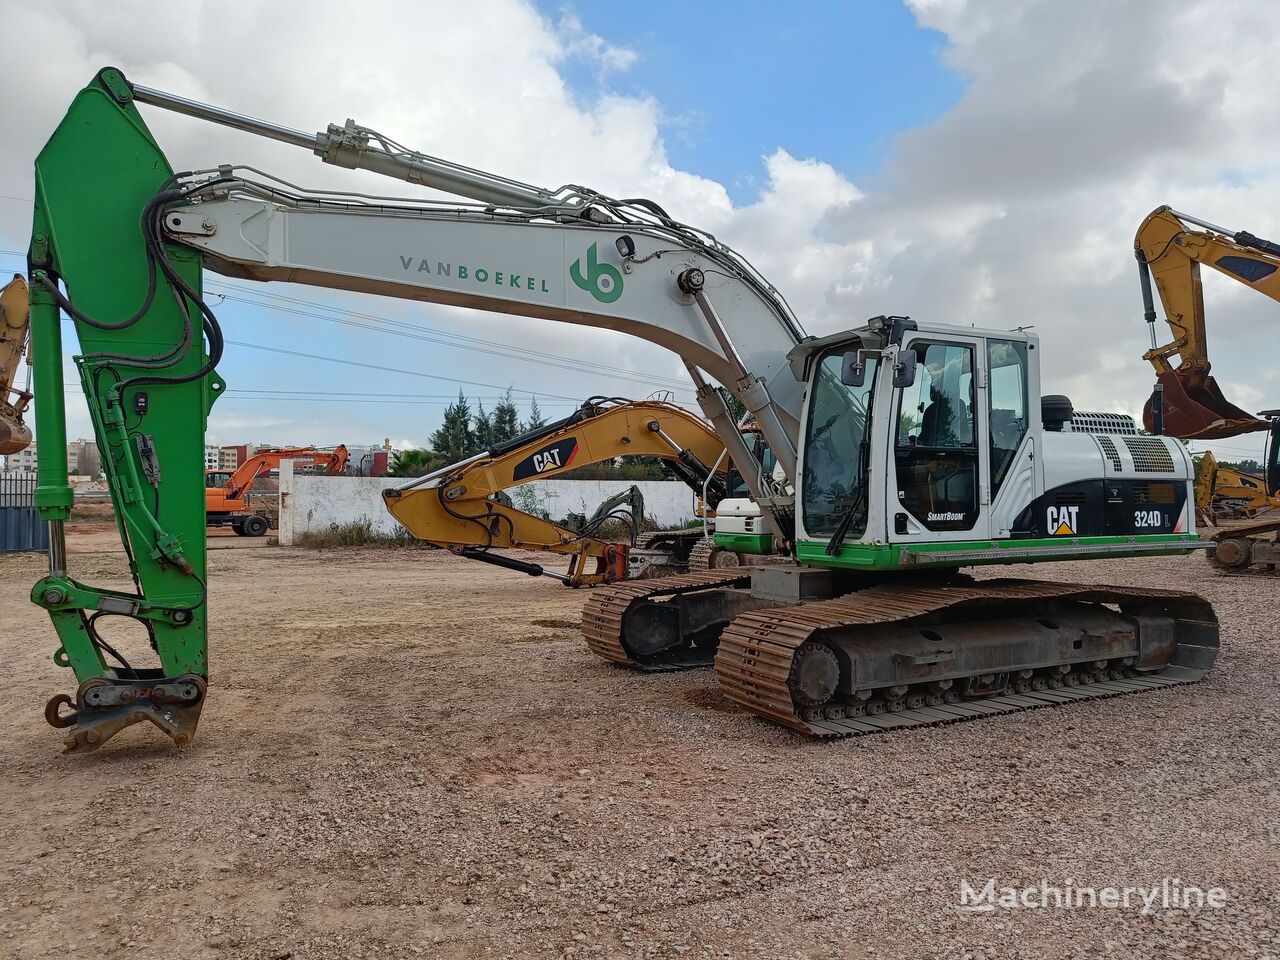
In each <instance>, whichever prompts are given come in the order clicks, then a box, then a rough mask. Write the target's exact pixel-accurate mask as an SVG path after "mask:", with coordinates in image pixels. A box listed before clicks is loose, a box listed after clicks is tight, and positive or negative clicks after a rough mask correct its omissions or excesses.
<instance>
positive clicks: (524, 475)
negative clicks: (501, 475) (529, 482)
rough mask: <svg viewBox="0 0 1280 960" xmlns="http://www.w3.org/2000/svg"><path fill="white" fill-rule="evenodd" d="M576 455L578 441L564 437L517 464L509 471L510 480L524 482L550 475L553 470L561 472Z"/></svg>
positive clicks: (574, 438)
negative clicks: (531, 478) (530, 478)
mask: <svg viewBox="0 0 1280 960" xmlns="http://www.w3.org/2000/svg"><path fill="white" fill-rule="evenodd" d="M577 454H578V440H577V438H576V437H566V438H565V439H564V440H558V441H556V442H555V443H551V444H548V445H547V446H545V447H543V448H542V449H541V450H538V451H536V452H534V453H531V454H529V456H527V457H525V458H524V459H523V460H521V461H520V462H519V463H517V464H516V465H515V469H514V470H512V471H511V479H513V480H525V479H528V478H529V477H536V476H539V475H540V474H544V473H550V472H551V471H553V470H563V469H564V468H565V467H567V466H569V465H570V464H571V463H573V458H574V457H575V456H577Z"/></svg>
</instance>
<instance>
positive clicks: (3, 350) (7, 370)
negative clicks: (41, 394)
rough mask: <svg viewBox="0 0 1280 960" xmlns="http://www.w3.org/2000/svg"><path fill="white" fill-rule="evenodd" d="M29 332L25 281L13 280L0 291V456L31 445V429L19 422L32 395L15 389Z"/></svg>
mask: <svg viewBox="0 0 1280 960" xmlns="http://www.w3.org/2000/svg"><path fill="white" fill-rule="evenodd" d="M29 329H30V322H29V312H28V309H27V281H26V280H24V279H23V278H22V277H20V276H14V278H13V279H12V280H10V281H9V282H8V283H7V284H5V286H4V289H3V290H0V454H10V453H17V452H18V451H19V450H25V449H26V448H27V447H28V446H29V445H30V444H31V428H30V427H29V426H27V424H26V423H25V422H24V421H23V419H22V415H23V414H24V413H26V410H27V405H28V404H29V403H30V402H31V392H30V391H28V390H20V389H18V387H16V386H15V381H16V380H17V377H18V367H19V365H20V364H21V362H22V355H23V354H24V353H26V349H27V339H28V333H29ZM27 362H28V363H30V362H31V360H30V357H28V359H27Z"/></svg>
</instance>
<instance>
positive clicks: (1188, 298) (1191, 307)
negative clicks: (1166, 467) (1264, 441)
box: [1134, 207, 1280, 440]
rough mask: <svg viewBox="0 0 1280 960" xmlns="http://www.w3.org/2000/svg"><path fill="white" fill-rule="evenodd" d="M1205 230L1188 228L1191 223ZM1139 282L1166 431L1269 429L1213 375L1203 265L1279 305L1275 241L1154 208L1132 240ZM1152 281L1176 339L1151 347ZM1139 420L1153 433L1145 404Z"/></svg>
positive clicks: (1198, 436) (1216, 434)
mask: <svg viewBox="0 0 1280 960" xmlns="http://www.w3.org/2000/svg"><path fill="white" fill-rule="evenodd" d="M1189 223H1191V224H1195V225H1197V226H1202V227H1204V228H1205V229H1203V230H1193V229H1190V228H1189V227H1188V224H1189ZM1134 253H1135V255H1136V256H1137V258H1138V262H1139V270H1140V271H1141V278H1142V283H1143V299H1144V303H1145V306H1146V311H1147V317H1146V319H1147V322H1148V323H1150V324H1151V325H1152V336H1151V343H1152V347H1151V349H1150V350H1148V351H1147V352H1146V353H1145V354H1143V358H1144V359H1146V360H1148V361H1150V363H1151V365H1152V366H1153V367H1155V371H1156V378H1157V380H1158V381H1159V384H1160V387H1161V388H1162V392H1163V408H1164V409H1163V414H1164V415H1163V426H1162V431H1161V432H1163V433H1164V434H1166V435H1168V436H1171V437H1180V438H1182V439H1185V440H1213V439H1222V438H1225V437H1235V436H1239V435H1240V434H1243V433H1250V432H1253V431H1255V430H1267V429H1269V427H1270V425H1269V424H1268V422H1267V421H1266V420H1262V419H1259V418H1257V417H1255V416H1253V415H1251V414H1249V413H1247V412H1246V411H1244V410H1242V409H1240V408H1239V407H1237V406H1236V405H1235V404H1233V403H1231V402H1230V401H1228V400H1227V399H1226V397H1225V396H1223V393H1222V390H1221V389H1220V388H1219V387H1218V384H1217V382H1216V381H1215V380H1214V378H1213V377H1212V376H1211V375H1210V372H1209V371H1210V370H1211V369H1212V367H1211V365H1210V363H1209V345H1208V339H1207V336H1206V333H1205V314H1204V292H1203V289H1202V286H1201V281H1200V264H1202V263H1203V264H1207V265H1208V266H1210V267H1212V268H1213V269H1214V270H1217V271H1218V272H1219V273H1222V274H1224V275H1225V276H1228V277H1230V278H1231V279H1233V280H1235V281H1237V282H1239V283H1243V284H1244V285H1245V286H1247V287H1251V288H1253V289H1254V290H1257V291H1258V292H1259V293H1262V294H1265V295H1266V296H1268V297H1270V298H1271V299H1272V300H1280V244H1275V243H1272V242H1271V241H1269V240H1263V239H1261V238H1259V237H1255V236H1254V235H1253V234H1251V233H1247V232H1245V231H1237V232H1234V233H1233V232H1231V231H1228V230H1225V229H1224V228H1222V227H1216V226H1214V225H1212V224H1209V223H1206V222H1205V221H1202V220H1197V219H1196V218H1194V217H1189V216H1187V215H1186V214H1182V213H1178V212H1176V211H1174V210H1172V209H1170V208H1169V207H1159V208H1157V209H1155V210H1153V211H1152V212H1151V213H1150V214H1149V215H1148V216H1147V218H1146V219H1145V220H1143V221H1142V225H1141V226H1140V227H1139V228H1138V233H1137V236H1136V237H1135V238H1134ZM1149 279H1150V280H1154V281H1155V285H1156V289H1157V290H1158V291H1159V294H1160V301H1161V303H1162V304H1163V306H1164V309H1165V318H1166V322H1167V323H1168V324H1169V327H1170V330H1171V331H1172V333H1173V339H1172V340H1170V341H1169V342H1168V343H1165V344H1163V345H1158V344H1157V343H1156V337H1155V326H1154V324H1155V320H1156V313H1155V308H1154V304H1153V303H1152V300H1151V295H1150V285H1149ZM1144 420H1145V422H1146V427H1147V429H1148V430H1154V429H1155V411H1154V409H1153V407H1152V404H1151V403H1148V404H1147V408H1146V410H1145V412H1144Z"/></svg>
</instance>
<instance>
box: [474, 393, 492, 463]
mask: <svg viewBox="0 0 1280 960" xmlns="http://www.w3.org/2000/svg"><path fill="white" fill-rule="evenodd" d="M471 432H472V437H473V442H472V446H473V447H474V449H473V450H472V451H471V452H472V453H477V452H479V451H481V450H488V449H489V448H490V447H492V446H493V442H494V440H495V439H496V437H494V435H493V418H492V417H491V416H490V415H489V414H488V413H486V412H485V409H484V404H483V403H481V404H479V405H478V406H477V407H476V422H475V426H474V427H472V430H471Z"/></svg>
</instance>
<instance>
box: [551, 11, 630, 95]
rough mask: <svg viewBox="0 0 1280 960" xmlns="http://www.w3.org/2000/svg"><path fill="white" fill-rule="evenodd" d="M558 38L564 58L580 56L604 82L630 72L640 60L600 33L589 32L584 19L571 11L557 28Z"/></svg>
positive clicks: (628, 50) (564, 16) (562, 18)
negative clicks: (612, 76)
mask: <svg viewBox="0 0 1280 960" xmlns="http://www.w3.org/2000/svg"><path fill="white" fill-rule="evenodd" d="M556 35H557V37H558V38H559V40H560V43H561V45H562V50H563V55H564V56H569V57H581V58H582V59H584V60H587V61H589V62H590V63H592V64H594V65H595V68H596V76H597V77H599V78H600V79H604V78H605V77H607V76H608V75H609V74H611V73H622V72H625V71H627V70H630V69H631V68H632V67H634V66H635V65H636V62H637V61H638V60H639V59H640V55H639V54H638V53H636V51H634V50H631V49H628V48H627V47H619V46H616V45H614V44H612V43H609V41H607V40H605V38H604V37H602V36H599V35H598V34H594V33H589V32H588V31H587V30H586V28H584V27H583V25H582V19H581V18H580V17H578V15H577V14H575V13H572V12H571V11H565V13H564V14H563V15H562V16H561V17H560V22H559V24H557V26H556Z"/></svg>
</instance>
